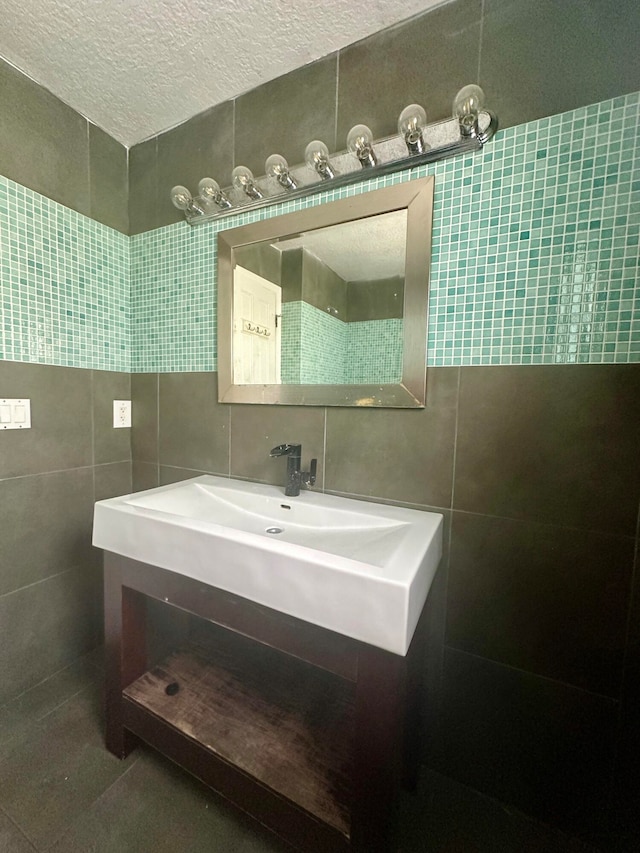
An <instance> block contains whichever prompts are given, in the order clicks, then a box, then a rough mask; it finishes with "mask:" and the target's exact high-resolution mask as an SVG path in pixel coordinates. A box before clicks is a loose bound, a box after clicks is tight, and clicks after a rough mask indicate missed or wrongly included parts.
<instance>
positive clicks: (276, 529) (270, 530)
mask: <svg viewBox="0 0 640 853" xmlns="http://www.w3.org/2000/svg"><path fill="white" fill-rule="evenodd" d="M282 531H283V528H282V527H267V529H266V530H265V533H282Z"/></svg>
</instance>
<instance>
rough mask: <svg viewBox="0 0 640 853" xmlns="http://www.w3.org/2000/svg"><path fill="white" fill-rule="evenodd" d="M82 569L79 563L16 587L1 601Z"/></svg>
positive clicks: (3, 595)
mask: <svg viewBox="0 0 640 853" xmlns="http://www.w3.org/2000/svg"><path fill="white" fill-rule="evenodd" d="M80 568H82V567H81V565H80V564H79V563H78V564H76V565H75V566H72V567H71V568H69V569H65V570H64V571H62V572H54V573H53V574H52V575H47V576H46V577H45V578H40V579H39V580H37V581H32V582H31V583H27V584H25V585H24V586H19V587H16V589H11V590H9V591H8V592H3V593H1V594H0V601H2V599H4V598H7V597H8V596H10V595H15V594H16V593H17V592H24V590H25V589H31V587H34V586H38V585H39V584H41V583H46V582H47V581H50V580H53V579H54V578H61V577H62V576H63V575H68V574H69V573H70V572H77V571H78V570H79V569H80ZM69 666H71V664H69ZM65 669H66V667H65ZM57 671H58V672H60V670H57ZM48 677H50V676H47V678H48ZM44 680H45V681H46V679H44ZM38 684H41V682H38ZM34 686H35V685H34ZM29 689H31V688H29ZM20 695H22V694H20Z"/></svg>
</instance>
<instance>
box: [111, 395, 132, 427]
mask: <svg viewBox="0 0 640 853" xmlns="http://www.w3.org/2000/svg"><path fill="white" fill-rule="evenodd" d="M113 426H114V428H115V429H121V428H122V427H130V426H131V400H114V401H113Z"/></svg>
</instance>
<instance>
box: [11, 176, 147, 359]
mask: <svg viewBox="0 0 640 853" xmlns="http://www.w3.org/2000/svg"><path fill="white" fill-rule="evenodd" d="M129 288H130V268H129V238H128V237H126V236H125V235H124V234H120V233H119V232H117V231H114V230H113V229H111V228H108V227H107V226H105V225H101V224H100V223H98V222H95V221H94V220H92V219H89V218H88V217H86V216H82V215H81V214H79V213H77V212H76V211H74V210H70V209H69V208H66V207H63V206H62V205H61V204H58V203H57V202H54V201H52V200H51V199H48V198H45V197H44V196H41V195H39V194H38V193H35V192H33V191H32V190H29V189H27V188H26V187H23V186H21V185H20V184H16V183H14V182H13V181H10V180H8V179H7V178H3V177H0V295H1V299H2V301H1V304H0V358H2V359H7V360H9V361H26V362H32V363H38V364H55V365H62V366H67V367H85V368H95V369H98V370H122V371H128V370H129V369H130V341H131V313H130V299H129Z"/></svg>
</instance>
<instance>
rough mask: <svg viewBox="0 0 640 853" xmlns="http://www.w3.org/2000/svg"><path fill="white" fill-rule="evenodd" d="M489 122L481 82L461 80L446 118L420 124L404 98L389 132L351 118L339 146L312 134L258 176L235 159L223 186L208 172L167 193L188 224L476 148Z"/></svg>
mask: <svg viewBox="0 0 640 853" xmlns="http://www.w3.org/2000/svg"><path fill="white" fill-rule="evenodd" d="M497 130H498V119H497V117H496V116H495V114H494V113H492V112H490V111H489V110H487V109H485V108H484V93H483V91H482V89H481V88H480V87H479V86H476V85H470V86H465V87H464V88H463V89H461V90H460V91H459V92H458V94H457V95H456V97H455V100H454V102H453V118H450V119H446V120H444V121H440V122H435V123H433V124H427V117H426V113H425V111H424V108H423V107H421V106H420V105H419V104H410V105H409V106H408V107H405V109H404V110H403V111H402V112H401V114H400V116H399V118H398V135H397V136H395V135H394V136H388V137H385V138H384V139H379V140H374V139H373V135H372V133H371V131H370V130H369V128H368V127H366V126H365V125H355V126H354V127H353V128H352V129H351V130H350V131H349V135H348V137H347V150H346V151H340V152H337V153H336V154H330V153H329V149H328V148H327V146H326V145H325V144H324V142H321V141H320V140H317V139H316V140H314V141H313V142H310V143H309V144H308V145H307V147H306V149H305V152H304V163H302V164H300V165H298V166H294V167H289V164H288V163H287V161H286V160H285V158H284V157H282V156H281V155H279V154H272V155H271V156H270V157H269V158H268V159H267V161H266V163H265V175H264V176H263V177H262V178H259V179H256V178H254V176H253V173H252V172H251V171H250V170H249V169H248V168H247V167H246V166H236V167H235V169H234V170H233V172H232V182H233V183H232V186H231V187H228V188H225V189H224V190H222V189H220V186H219V185H218V183H217V182H216V181H214V180H213V178H203V179H202V180H201V181H200V183H199V185H198V192H199V195H198V196H197V197H196V198H195V199H194V198H192V196H191V193H190V192H189V190H188V189H187V188H186V187H174V188H173V190H172V191H171V199H172V202H173V204H174V205H175V206H176V207H178V208H179V209H180V210H183V211H184V215H185V219H186V220H187V222H188V223H189V224H190V225H199V224H200V223H202V222H210V221H211V220H213V219H218V218H219V217H221V216H229V215H231V214H233V213H235V212H236V211H241V210H252V209H255V208H260V207H265V206H267V205H270V204H275V203H277V202H281V201H284V200H285V199H286V200H289V199H294V198H303V197H305V196H308V195H313V194H315V193H318V192H322V191H324V190H326V189H329V188H331V189H333V188H337V187H342V186H346V185H348V184H353V183H356V182H357V181H362V180H363V179H364V178H375V177H379V176H381V175H387V174H390V173H392V172H399V171H402V170H404V169H412V168H414V167H415V166H421V165H422V164H424V163H434V162H436V161H437V160H443V159H445V158H447V157H454V156H456V155H457V154H464V153H473V152H475V151H480V150H481V149H482V147H483V146H484V145H485V144H486V143H487V142H488V141H489V140H490V139H491V138H492V137H493V136H494V135H495V133H496V131H497Z"/></svg>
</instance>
